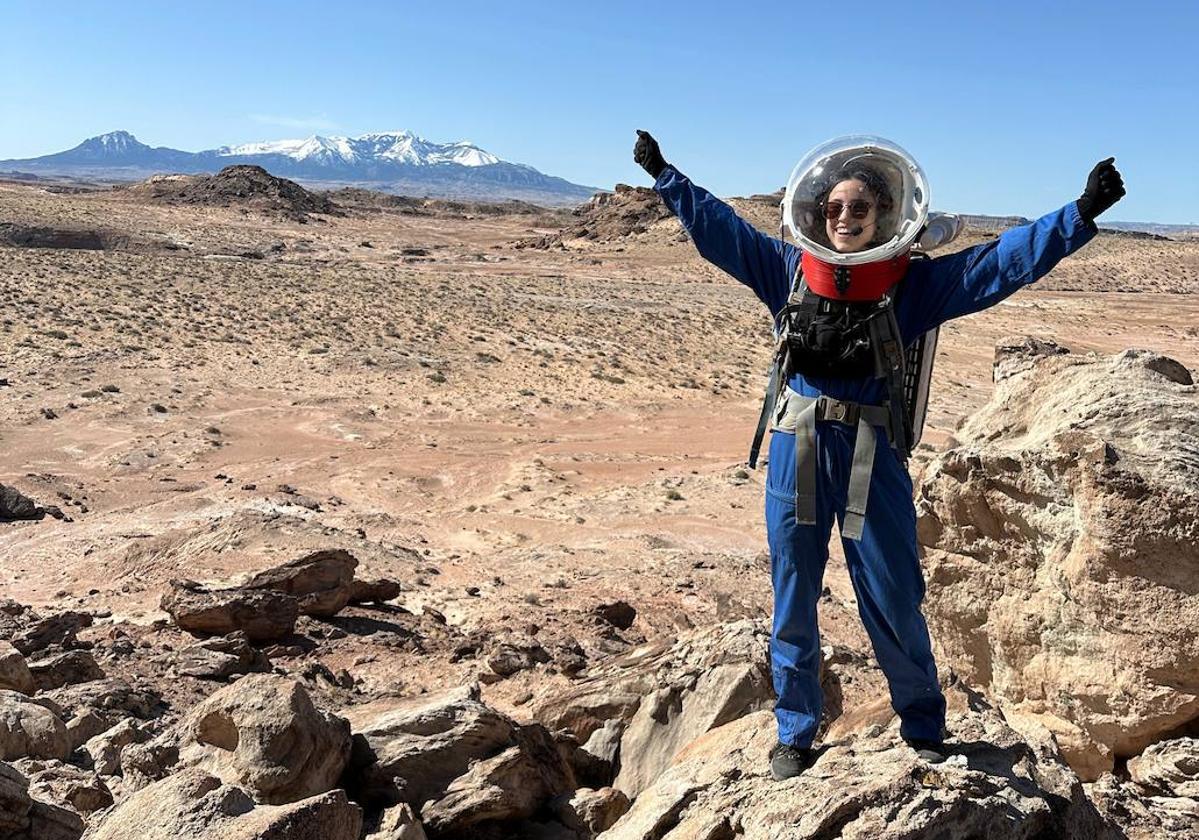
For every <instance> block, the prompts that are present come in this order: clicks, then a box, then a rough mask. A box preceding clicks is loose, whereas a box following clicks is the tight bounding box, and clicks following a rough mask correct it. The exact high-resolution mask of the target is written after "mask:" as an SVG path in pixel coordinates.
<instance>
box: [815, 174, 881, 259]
mask: <svg viewBox="0 0 1199 840" xmlns="http://www.w3.org/2000/svg"><path fill="white" fill-rule="evenodd" d="M824 207H825V214H824V229H825V232H826V233H827V234H828V239H829V242H831V243H833V247H834V248H835V249H837V250H838V251H840V252H841V253H843V254H848V253H851V252H853V251H862V250H864V249H865V248H866V247H867V246H868V245H869V243H870V240H871V239H873V238H874V233H875V225H876V224H877V223H878V200H877V198H876V197H875V195H874V193H873V192H871V191H870V188H869V187H867V186H866V184H865V183H863V182H862V181H859V180H858V179H857V178H850V179H848V180H845V181H841V182H840V183H839V184H837V185H836V186H835V187H833V188H832V190H831V191H830V192H829V194H828V198H826V199H825V201H824ZM863 210H865V213H864V215H863ZM830 216H831V217H832V218H830Z"/></svg>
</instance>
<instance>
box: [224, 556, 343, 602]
mask: <svg viewBox="0 0 1199 840" xmlns="http://www.w3.org/2000/svg"><path fill="white" fill-rule="evenodd" d="M356 568H358V560H357V559H355V557H354V555H352V554H350V552H348V551H343V550H342V549H331V550H330V549H327V550H323V551H314V552H312V553H311V554H306V555H304V556H303V557H300V558H299V559H297V560H292V561H291V562H289V563H284V564H283V565H282V566H276V567H274V568H273V569H266V570H265V571H262V572H258V573H257V574H255V575H253V576H252V577H251V578H250V579H249V580H247V581H246V582H245V583H244V584H243V587H244V588H245V589H251V590H267V591H273V592H282V593H284V594H286V595H290V596H291V597H293V598H295V599H296V600H297V601H299V605H300V612H301V613H303V614H304V615H312V616H317V617H320V618H330V617H332V616H334V615H337V613H338V612H339V611H340V610H341V609H342V608H344V607H345V605H346V604H348V603H349V602H350V595H351V594H352V591H353V582H354V569H356Z"/></svg>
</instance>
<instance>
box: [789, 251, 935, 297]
mask: <svg viewBox="0 0 1199 840" xmlns="http://www.w3.org/2000/svg"><path fill="white" fill-rule="evenodd" d="M799 259H800V265H801V267H802V268H803V278H804V282H805V283H807V284H808V288H809V289H811V290H812V291H813V292H815V293H816V294H818V295H820V296H821V297H826V298H832V299H833V300H852V301H868V300H879V299H880V298H881V297H882V296H883V295H885V294H886V293H887V292H889V291H891V289H892V288H893V287H894V286H895V284H896V283H898V282H899V281H900V280H902V279H903V275H904V272H906V271H907V270H908V263H909V262H910V261H911V259H912V255H911V252H910V251H904V252H903V253H902V254H899V255H897V256H894V257H891V258H890V259H886V260H879V261H878V262H870V263H862V264H861V265H833V264H832V263H826V262H824V261H823V260H820V259H817V258H816V257H814V256H812V255H811V254H809V253H808V252H807V251H804V252H803V253H802V254H801V255H800V258H799Z"/></svg>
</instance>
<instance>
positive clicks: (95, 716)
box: [67, 708, 112, 752]
mask: <svg viewBox="0 0 1199 840" xmlns="http://www.w3.org/2000/svg"><path fill="white" fill-rule="evenodd" d="M111 726H112V723H111V722H110V721H109V720H108V719H107V718H105V717H102V716H101V715H100V714H99V713H98V712H96V711H95V710H93V709H86V708H85V709H80V710H78V711H77V712H75V714H74V715H73V716H72V717H71V718H70V719H69V720H67V740H69V741H70V742H71V752H74V751H75V750H77V749H79V748H80V747H82V746H83V745H84V744H86V743H87V742H88V741H89V740H90V739H92V738H94V737H96V736H97V735H99V734H100V733H101V732H104V731H105V730H107V729H109V728H111Z"/></svg>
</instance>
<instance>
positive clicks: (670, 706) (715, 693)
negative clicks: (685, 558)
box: [533, 620, 774, 797]
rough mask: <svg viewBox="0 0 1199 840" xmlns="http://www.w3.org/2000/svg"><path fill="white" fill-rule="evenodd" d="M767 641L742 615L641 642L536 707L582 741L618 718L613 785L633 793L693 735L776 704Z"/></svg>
mask: <svg viewBox="0 0 1199 840" xmlns="http://www.w3.org/2000/svg"><path fill="white" fill-rule="evenodd" d="M768 644H769V634H768V631H767V629H766V625H765V624H764V623H763V622H755V621H749V620H743V621H737V622H732V623H729V624H721V625H715V626H713V627H709V628H704V629H701V630H696V631H693V632H690V633H688V634H686V635H684V636H682V637H680V638H679V639H678V640H677V641H676V642H675V643H674V644H673V645H667V644H664V643H659V644H651V645H645V646H642V647H640V648H636V649H634V650H632V651H630V652H629V653H627V654H624V655H622V656H619V657H615V658H613V659H612V660H610V661H609V662H607V663H604V664H601V665H598V666H596V667H594V668H592V669H591V672H590V673H589V674H588V676H587V677H586V678H585V679H582V680H579V681H578V682H577V683H575V684H574V685H572V686H571V687H570V688H568V689H565V690H563V691H560V692H550V693H547V694H546V696H544V697H543V698H542V699H541V700H539V701H538V702H537V703H536V705H535V706H534V709H533V715H534V717H535V718H536V719H537V720H539V721H541V722H542V723H543V724H545V725H546V726H547V727H549V728H550V729H551V730H557V729H567V730H569V731H571V732H572V733H573V734H574V735H575V736H576V737H577V738H578V739H579V740H580V741H582V742H585V743H586V742H587V741H588V739H589V738H590V737H591V735H592V734H593V733H594V732H595V731H596V730H598V729H599V728H600V727H601V726H603V725H604V724H605V722H607V721H610V720H614V719H616V720H619V721H621V722H622V723H623V724H624V728H623V731H622V733H621V738H620V750H619V755H620V772H619V775H618V776H617V778H616V781H615V782H614V783H613V786H614V787H617V788H619V789H620V790H622V791H624V792H625V793H626V794H627V795H628V796H629V797H636V796H637V795H638V794H639V793H640V792H641V791H642V790H643V789H645V787H646V786H648V785H649V784H650V783H651V782H653V780H654V779H655V778H656V777H657V775H658V774H659V773H660V772H661V771H662V770H663V769H665V768H666V767H667V766H668V765H669V764H670V762H671V759H673V757H674V755H675V753H677V752H678V751H679V750H681V749H682V748H683V747H684V746H686V745H687V744H688V743H689V742H691V741H692V740H694V739H695V738H697V737H699V736H700V735H702V734H703V733H705V732H707V731H708V730H710V729H713V728H715V727H718V726H721V725H722V724H725V723H727V722H729V721H731V720H735V719H737V718H739V717H741V716H743V715H746V714H749V713H750V712H753V711H757V710H759V709H768V708H773V705H774V689H773V686H772V683H771V679H770V661H769V658H768ZM609 725H611V724H609Z"/></svg>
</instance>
